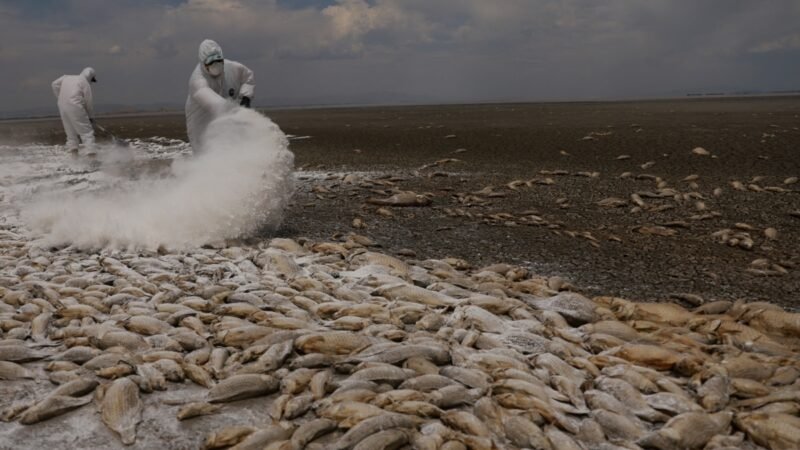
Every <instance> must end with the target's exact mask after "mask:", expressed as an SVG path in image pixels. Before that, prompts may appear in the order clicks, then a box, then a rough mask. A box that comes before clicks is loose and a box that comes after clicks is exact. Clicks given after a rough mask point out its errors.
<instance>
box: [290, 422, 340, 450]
mask: <svg viewBox="0 0 800 450" xmlns="http://www.w3.org/2000/svg"><path fill="white" fill-rule="evenodd" d="M334 429H336V422H334V421H332V420H329V419H315V420H312V421H310V422H306V423H304V424H302V425H300V426H299V427H298V428H297V430H295V432H294V433H293V434H292V439H291V445H292V447H291V448H293V449H300V448H306V445H307V444H308V443H309V442H311V441H313V440H314V439H316V438H318V437H319V436H322V435H324V434H327V433H329V432H331V431H333V430H334ZM350 446H352V444H351V445H350ZM345 448H348V447H342V449H345Z"/></svg>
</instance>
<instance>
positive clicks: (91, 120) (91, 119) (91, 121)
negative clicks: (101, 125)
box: [89, 117, 96, 126]
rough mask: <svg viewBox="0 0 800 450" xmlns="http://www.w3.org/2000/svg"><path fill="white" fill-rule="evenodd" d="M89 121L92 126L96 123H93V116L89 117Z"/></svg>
mask: <svg viewBox="0 0 800 450" xmlns="http://www.w3.org/2000/svg"><path fill="white" fill-rule="evenodd" d="M89 123H91V124H92V126H95V125H96V124H95V123H94V118H93V117H92V118H90V119H89Z"/></svg>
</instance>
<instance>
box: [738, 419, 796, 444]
mask: <svg viewBox="0 0 800 450" xmlns="http://www.w3.org/2000/svg"><path fill="white" fill-rule="evenodd" d="M735 423H736V426H737V427H739V428H740V429H742V430H744V431H745V432H746V433H747V435H748V436H749V437H750V438H751V439H753V441H755V442H756V443H757V444H759V445H763V446H765V447H767V448H770V449H774V450H790V449H796V448H800V418H798V417H797V416H794V415H789V414H781V413H778V414H760V413H754V414H739V415H737V416H736V421H735Z"/></svg>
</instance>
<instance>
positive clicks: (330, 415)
mask: <svg viewBox="0 0 800 450" xmlns="http://www.w3.org/2000/svg"><path fill="white" fill-rule="evenodd" d="M384 413H385V411H384V410H382V409H381V408H379V407H377V406H374V405H370V404H368V403H362V402H356V401H342V402H337V403H333V404H331V405H328V406H324V407H322V408H320V409H318V410H317V415H319V416H321V417H324V418H326V419H331V420H334V421H336V422H337V423H339V426H341V427H344V428H350V427H353V426H355V425H357V424H359V423H361V422H363V421H364V420H367V419H369V418H372V417H376V416H380V415H382V414H384Z"/></svg>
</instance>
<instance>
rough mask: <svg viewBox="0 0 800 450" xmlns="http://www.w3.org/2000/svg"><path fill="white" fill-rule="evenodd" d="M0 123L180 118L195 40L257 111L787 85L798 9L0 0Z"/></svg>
mask: <svg viewBox="0 0 800 450" xmlns="http://www.w3.org/2000/svg"><path fill="white" fill-rule="evenodd" d="M0 35H1V36H2V39H0V62H2V69H0V85H1V86H2V97H1V98H0V112H9V111H19V110H25V109H29V108H41V107H52V108H53V110H54V111H55V99H54V98H53V96H52V93H51V90H50V83H51V82H52V80H54V79H55V78H57V77H59V76H61V75H62V74H65V73H68V74H75V73H78V72H79V71H80V70H81V69H82V68H83V67H85V66H87V65H91V66H92V67H94V68H95V69H96V71H97V78H98V80H99V83H97V84H96V85H95V86H94V94H95V102H96V103H97V104H124V105H146V104H154V103H165V104H170V105H182V104H183V102H184V101H185V98H186V90H187V81H188V77H189V75H190V73H191V72H192V70H193V69H194V66H195V65H196V64H197V48H198V45H199V43H200V42H201V41H202V40H203V39H204V38H210V39H214V40H216V41H217V42H219V43H220V45H221V46H222V48H223V51H224V53H225V57H226V58H228V59H233V60H237V61H239V62H242V63H244V64H245V65H247V66H249V67H250V68H252V69H253V70H254V71H255V72H256V99H255V103H256V105H257V106H269V105H271V104H283V105H285V104H324V103H365V102H371V103H397V102H428V103H438V102H472V101H514V100H582V99H617V98H631V97H660V96H675V95H684V94H686V93H687V92H709V91H715V92H716V91H727V92H730V91H739V90H790V89H798V88H800V1H798V0H786V1H784V0H770V1H750V0H702V1H700V0H561V1H556V0H552V1H551V0H369V1H367V0H334V1H330V0H262V1H256V0H188V1H179V0H35V1H34V0H0Z"/></svg>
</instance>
